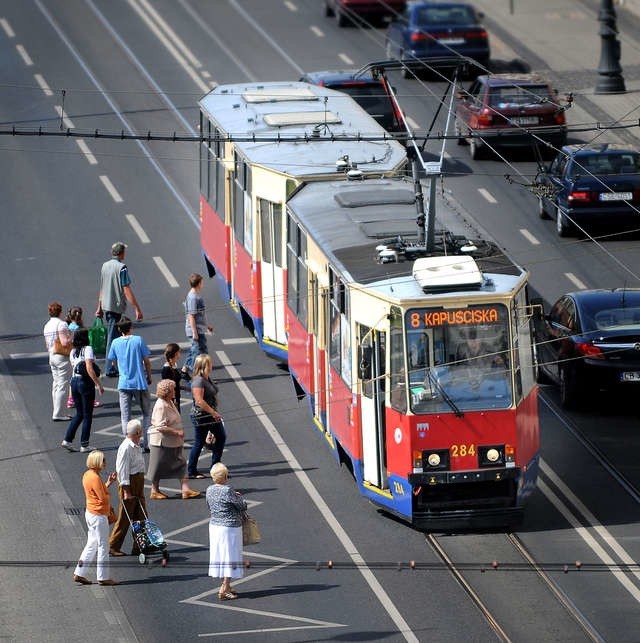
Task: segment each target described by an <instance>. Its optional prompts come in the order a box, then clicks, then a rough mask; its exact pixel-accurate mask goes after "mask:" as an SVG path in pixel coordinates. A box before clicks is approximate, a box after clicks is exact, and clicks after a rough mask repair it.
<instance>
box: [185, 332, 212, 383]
mask: <svg viewBox="0 0 640 643" xmlns="http://www.w3.org/2000/svg"><path fill="white" fill-rule="evenodd" d="M207 351H208V349H207V336H206V335H205V334H204V333H199V334H198V339H193V337H191V347H190V348H189V354H188V355H187V359H186V360H185V362H184V368H185V370H187V371H189V373H192V372H193V363H194V362H195V361H196V357H198V355H203V354H204V353H206V352H207Z"/></svg>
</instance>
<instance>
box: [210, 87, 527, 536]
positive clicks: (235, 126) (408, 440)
mask: <svg viewBox="0 0 640 643" xmlns="http://www.w3.org/2000/svg"><path fill="white" fill-rule="evenodd" d="M269 85H270V84H269ZM274 89H275V88H274V87H269V88H268V89H266V88H265V89H264V90H261V86H256V85H253V86H248V87H244V86H231V88H230V89H228V88H224V87H223V88H220V87H219V88H217V90H214V92H212V94H215V92H216V91H217V92H219V94H215V99H213V98H211V96H212V95H211V94H209V95H208V96H206V97H205V98H204V99H203V100H202V101H201V110H202V121H201V127H203V128H205V130H206V131H207V132H210V133H211V137H212V141H215V142H213V143H212V145H211V146H209V144H208V142H205V143H204V144H203V148H204V152H203V154H204V157H203V158H201V161H202V165H204V166H205V168H204V171H203V172H201V180H202V197H201V216H202V246H203V252H204V256H205V260H206V262H207V266H208V267H209V268H210V274H213V273H214V272H215V274H216V276H217V278H218V280H219V282H220V283H221V286H222V288H223V293H224V294H225V295H227V296H228V297H229V300H230V302H231V305H232V306H233V307H234V309H236V312H237V313H238V314H239V316H240V317H241V318H242V321H243V322H244V323H245V324H247V325H248V326H250V327H251V328H252V329H253V331H254V333H255V334H256V337H257V339H258V341H259V342H260V344H261V346H262V348H263V349H264V350H265V351H267V352H269V353H270V354H272V355H276V356H278V357H281V358H282V359H284V360H285V361H286V362H287V363H288V367H289V371H290V373H291V376H292V379H293V382H294V385H295V387H296V389H297V392H298V394H299V395H300V396H301V397H302V396H306V397H307V399H308V400H309V404H310V408H311V413H312V415H313V420H314V423H315V424H316V426H317V427H318V429H319V430H320V431H321V432H322V434H323V435H324V437H325V438H326V442H327V443H328V444H329V446H330V448H331V450H332V452H333V454H334V456H335V457H336V459H337V460H338V461H340V462H342V463H345V464H346V465H347V466H348V467H349V468H350V469H351V471H352V472H353V476H354V478H355V480H356V482H357V484H358V487H359V490H360V492H361V493H362V495H364V496H366V497H367V498H369V499H370V500H371V501H372V502H374V503H375V504H377V505H378V506H379V507H380V508H381V509H382V510H383V511H385V512H388V513H391V514H393V515H395V516H397V517H399V518H400V519H402V520H403V521H406V522H408V523H410V524H411V525H413V526H415V527H417V528H421V529H429V530H457V529H460V528H487V527H498V526H500V527H502V526H510V525H515V524H517V523H518V522H519V521H520V520H521V518H522V515H523V507H524V505H525V503H526V500H527V498H528V497H529V496H530V494H531V493H532V491H533V490H534V488H535V483H536V478H537V472H538V459H539V422H538V402H537V393H538V389H537V385H536V382H535V375H534V368H533V365H534V360H533V341H532V328H531V320H532V311H531V306H530V304H529V300H528V294H527V282H528V273H527V271H526V270H525V269H523V268H522V267H520V266H518V265H516V264H514V263H513V262H512V261H511V260H510V259H509V258H508V257H507V256H505V255H504V253H503V252H501V250H500V249H499V248H498V247H497V246H496V245H495V244H493V243H491V242H490V241H488V240H479V239H477V238H475V236H478V234H477V233H476V232H475V231H473V230H472V229H470V228H469V227H468V224H466V223H465V222H464V220H463V219H462V218H461V217H459V215H457V214H456V212H455V210H454V209H451V208H448V207H447V205H446V203H445V202H444V200H443V198H442V197H437V198H436V194H435V189H434V190H433V191H432V194H431V196H430V201H432V200H433V201H434V203H433V204H431V203H430V205H436V206H437V211H438V225H440V226H441V228H439V229H438V230H434V229H431V231H430V233H429V234H427V235H426V238H425V234H424V229H423V228H421V227H420V226H419V225H417V222H418V223H420V222H421V220H422V221H423V220H424V217H420V216H416V214H417V212H419V208H417V207H416V203H417V201H419V200H420V199H418V197H417V192H418V190H417V185H416V181H415V179H414V181H413V182H412V181H411V180H408V179H407V178H403V177H402V176H401V174H402V172H403V170H404V168H405V164H406V160H407V159H406V152H405V150H404V149H403V148H402V147H400V146H398V144H397V143H395V141H392V140H386V139H385V138H384V136H383V137H382V138H381V139H380V140H376V141H371V140H366V141H360V142H358V141H352V140H340V139H339V137H337V136H335V141H336V142H334V143H331V142H329V141H326V140H323V139H324V134H323V136H322V137H321V138H320V140H315V141H312V140H310V141H309V142H307V141H306V140H305V139H304V137H303V138H302V139H301V138H300V137H296V140H295V141H288V142H280V141H275V142H274V141H269V140H267V139H263V140H262V141H259V140H258V136H257V135H256V140H255V142H254V141H248V142H247V140H246V139H245V140H242V141H239V140H237V141H234V140H232V137H231V140H230V137H229V135H230V134H234V135H235V136H238V137H239V135H240V134H241V133H242V132H245V131H246V129H247V128H249V129H251V128H252V127H253V128H254V130H251V131H256V132H257V133H258V134H259V133H261V132H264V128H265V125H264V118H265V116H267V115H269V114H272V113H278V112H277V110H278V109H279V108H280V109H282V110H284V111H281V112H280V114H284V113H286V114H288V115H289V114H292V113H293V112H292V111H291V110H292V109H294V108H293V107H292V104H291V103H292V102H293V103H295V104H296V105H297V106H296V107H295V109H298V110H300V111H301V112H302V113H304V107H301V106H306V107H307V108H308V109H309V105H312V104H314V101H315V99H313V98H311V97H309V98H308V99H306V100H302V99H299V100H297V99H296V100H294V101H291V100H290V99H291V96H292V91H293V92H294V94H295V93H297V92H302V94H303V95H307V96H309V93H313V94H314V95H319V96H322V97H323V98H322V101H321V103H324V104H325V105H326V102H325V101H324V96H325V94H324V92H329V93H328V94H326V95H327V96H328V98H329V99H331V98H333V96H332V94H334V93H336V92H332V91H331V90H326V89H325V88H321V87H314V86H307V85H304V84H303V85H301V84H300V83H293V84H291V83H290V84H287V85H286V90H282V93H284V94H285V95H286V97H287V99H289V100H285V99H284V96H282V95H281V94H279V93H278V91H275V92H274ZM294 90H295V91H294ZM261 91H263V92H267V93H269V95H270V96H271V97H272V100H271V101H270V102H267V101H266V99H263V101H262V102H261V101H257V102H256V100H255V99H254V98H253V97H252V96H251V92H257V93H258V94H260V93H261ZM315 92H320V94H315ZM243 94H246V95H243ZM210 99H211V100H210ZM248 99H249V100H248ZM307 100H308V102H307ZM339 100H341V101H345V102H343V103H340V105H341V106H342V107H341V109H342V110H343V111H342V112H341V114H336V118H337V119H338V120H340V121H341V124H343V125H344V124H345V123H347V122H351V121H347V116H346V112H345V111H344V110H345V109H349V110H351V109H354V108H353V106H352V105H351V104H350V102H349V101H350V99H348V98H347V97H346V96H344V95H342V97H341V98H339ZM243 101H245V102H244V103H243ZM251 101H254V102H251ZM284 103H289V104H288V105H286V106H285V105H284ZM256 105H257V106H259V109H260V110H261V114H262V116H260V117H258V116H257V111H256V109H257V108H256ZM357 109H359V108H357ZM311 111H312V112H316V114H315V115H314V116H313V117H302V116H297V117H291V116H287V117H286V118H290V119H292V120H297V122H298V123H299V122H300V121H301V120H303V119H305V118H310V120H312V121H313V122H316V120H315V119H317V118H318V114H317V111H318V110H317V103H316V108H315V109H311ZM336 111H337V108H336ZM234 118H235V120H234ZM354 118H355V117H354ZM361 118H364V119H365V121H364V123H365V125H364V129H360V130H359V131H361V132H364V131H365V130H367V131H369V132H370V133H373V136H372V138H377V136H376V134H377V133H379V132H380V130H379V129H376V128H377V125H376V124H375V122H372V123H369V122H367V121H366V119H368V118H369V117H368V115H366V114H365V115H364V116H363V114H358V119H361ZM283 120H285V117H282V119H281V120H280V121H279V122H280V123H282V122H283ZM272 122H275V121H272ZM308 122H309V121H307V123H308ZM353 122H356V121H355V120H354V121H353ZM358 122H362V121H360V120H358ZM316 125H317V122H316ZM292 127H293V126H292ZM314 127H315V126H314ZM296 131H299V130H296ZM303 131H307V130H304V129H303ZM345 131H350V132H353V131H354V130H353V129H347V130H345ZM323 132H325V133H326V130H323ZM333 134H334V135H335V132H334V133H333ZM225 136H226V138H225ZM349 138H351V137H349ZM372 142H373V143H375V145H374V147H373V148H371V147H369V148H367V146H369V145H370V144H371V143H372ZM291 146H293V149H292V147H291ZM334 146H335V147H334ZM212 149H213V151H211V150H212ZM367 149H368V151H365V150H367ZM372 149H373V150H374V151H375V153H374V154H372V152H371V150H372ZM383 149H384V152H383V153H382V154H381V151H382V150H383ZM279 152H280V153H279ZM336 157H338V158H342V159H344V157H348V158H349V159H350V160H356V159H357V162H356V163H357V167H358V170H359V171H354V169H355V168H353V167H352V165H351V163H350V164H349V166H350V168H351V171H349V172H347V173H344V172H343V170H342V168H341V167H340V166H339V165H335V160H334V159H335V158H336ZM367 161H369V162H367ZM212 184H215V187H214V188H211V186H212ZM212 190H213V191H212ZM212 195H213V196H212ZM436 201H437V204H436Z"/></svg>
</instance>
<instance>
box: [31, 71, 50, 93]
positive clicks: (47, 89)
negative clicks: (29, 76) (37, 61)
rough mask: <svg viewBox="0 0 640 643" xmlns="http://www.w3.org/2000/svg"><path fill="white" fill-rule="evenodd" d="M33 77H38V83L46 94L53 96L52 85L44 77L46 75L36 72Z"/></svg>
mask: <svg viewBox="0 0 640 643" xmlns="http://www.w3.org/2000/svg"><path fill="white" fill-rule="evenodd" d="M33 77H34V78H35V79H36V83H38V85H40V89H41V90H42V91H43V92H44V95H45V96H53V92H52V91H51V87H49V85H47V81H46V80H45V79H44V76H43V75H42V74H34V75H33Z"/></svg>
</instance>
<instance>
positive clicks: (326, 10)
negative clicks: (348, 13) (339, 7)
mask: <svg viewBox="0 0 640 643" xmlns="http://www.w3.org/2000/svg"><path fill="white" fill-rule="evenodd" d="M324 15H325V16H326V17H327V18H333V9H332V8H331V7H330V6H329V3H328V2H325V3H324Z"/></svg>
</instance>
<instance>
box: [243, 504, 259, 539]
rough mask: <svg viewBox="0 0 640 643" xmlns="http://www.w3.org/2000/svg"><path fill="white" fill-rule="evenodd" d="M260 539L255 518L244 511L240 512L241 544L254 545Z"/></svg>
mask: <svg viewBox="0 0 640 643" xmlns="http://www.w3.org/2000/svg"><path fill="white" fill-rule="evenodd" d="M261 540H262V536H261V535H260V529H258V523H257V522H256V520H255V518H252V517H251V516H250V515H249V514H248V513H247V512H246V511H244V512H243V513H242V544H243V545H255V544H257V543H259V542H260V541H261Z"/></svg>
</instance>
